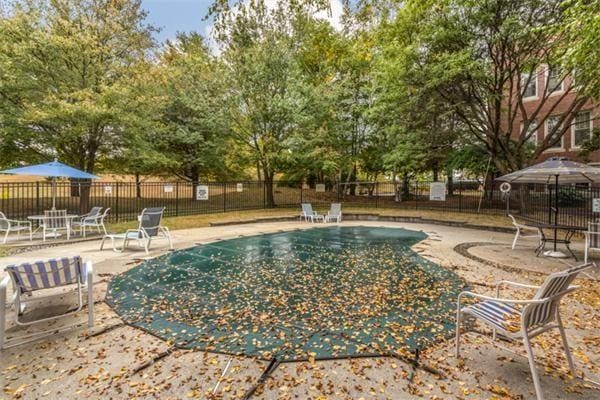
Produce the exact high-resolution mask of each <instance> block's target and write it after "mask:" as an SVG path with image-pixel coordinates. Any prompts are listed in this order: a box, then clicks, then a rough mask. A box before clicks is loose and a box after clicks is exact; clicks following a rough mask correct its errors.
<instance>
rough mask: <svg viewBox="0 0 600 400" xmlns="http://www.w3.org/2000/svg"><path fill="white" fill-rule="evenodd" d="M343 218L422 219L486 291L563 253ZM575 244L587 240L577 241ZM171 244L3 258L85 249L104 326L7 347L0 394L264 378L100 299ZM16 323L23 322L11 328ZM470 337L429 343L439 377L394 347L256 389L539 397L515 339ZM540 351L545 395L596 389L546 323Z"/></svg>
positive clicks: (592, 330) (444, 260) (177, 238)
mask: <svg viewBox="0 0 600 400" xmlns="http://www.w3.org/2000/svg"><path fill="white" fill-rule="evenodd" d="M344 225H369V226H389V227H405V228H407V229H414V230H423V231H425V232H426V233H427V234H428V235H429V238H428V239H426V240H425V241H423V242H421V243H418V244H417V245H415V246H414V247H413V248H414V250H415V251H417V252H419V253H420V254H421V255H422V256H424V257H426V258H428V259H431V260H432V261H435V262H437V263H439V264H441V265H443V266H445V267H447V268H450V269H452V270H454V271H455V272H456V273H458V274H459V275H461V276H463V277H464V278H465V279H466V280H467V281H469V282H470V283H471V284H472V286H473V287H474V288H475V290H476V291H479V292H482V293H491V290H492V289H491V288H490V287H488V286H485V285H487V284H489V283H493V282H494V281H496V280H499V279H511V280H518V281H529V282H540V281H541V280H542V279H543V276H544V275H545V274H547V273H549V272H552V271H558V270H560V269H563V268H564V267H565V261H564V260H549V259H545V258H536V257H535V256H534V254H533V250H532V249H533V247H534V244H533V243H531V242H530V244H528V243H527V242H526V241H523V242H522V244H521V245H520V246H519V248H518V249H517V250H515V251H511V250H510V242H511V240H512V235H510V234H505V233H498V232H490V231H478V230H473V229H461V228H455V227H448V226H437V225H426V224H409V223H387V222H386V223H383V222H345V223H344ZM311 227H312V225H311V224H304V223H297V222H285V223H263V224H247V225H231V226H222V227H211V228H198V229H190V230H182V231H175V232H173V239H174V244H175V247H176V248H186V247H189V246H193V245H195V244H197V243H206V242H210V241H214V240H217V239H227V238H233V237H237V236H240V235H256V234H260V233H266V232H275V231H278V230H289V229H297V228H301V229H309V228H311ZM574 247H575V249H576V250H579V251H581V248H580V247H579V248H578V247H577V246H574ZM455 249H456V250H455ZM164 251H166V243H165V242H156V243H155V244H154V246H153V249H152V251H151V254H150V255H149V256H147V255H146V254H145V253H144V251H143V250H142V249H139V250H137V249H136V250H131V251H127V252H124V253H115V252H112V251H110V250H104V251H102V252H100V251H99V241H91V242H82V243H75V244H70V245H67V246H59V247H51V248H46V249H38V250H34V251H31V252H27V253H23V254H17V255H13V256H10V257H4V258H3V259H1V260H0V262H1V263H2V265H6V264H8V263H14V262H22V261H31V260H35V259H45V258H50V257H56V256H62V255H68V254H81V255H82V257H83V258H84V259H85V260H92V261H93V262H94V265H95V271H96V281H97V285H96V290H95V297H96V299H97V301H98V303H97V305H96V312H97V318H96V326H95V327H94V328H93V329H91V330H90V331H87V330H85V329H83V328H82V329H76V330H71V331H68V332H66V333H62V334H60V335H55V336H54V337H52V338H49V339H46V340H40V341H38V342H35V343H34V344H31V345H26V346H20V347H16V348H13V349H9V350H7V351H5V352H4V353H3V354H2V357H1V358H0V382H1V383H2V384H1V385H0V386H2V387H3V393H0V398H1V396H2V395H4V396H5V397H6V398H12V397H18V398H27V399H38V398H48V399H71V398H86V397H89V398H160V399H169V398H173V399H180V398H243V396H244V394H245V393H247V392H248V391H249V390H250V389H251V388H252V387H253V386H255V384H256V383H257V382H258V379H259V377H260V376H261V374H262V372H263V371H264V369H265V368H266V367H267V365H266V363H264V362H261V361H256V360H253V359H248V358H243V357H230V356H225V355H217V354H209V353H204V352H195V351H182V350H176V349H173V348H171V347H170V346H169V344H168V343H166V342H164V341H162V340H159V339H157V338H155V337H153V336H151V335H149V334H147V333H144V332H142V331H140V330H137V329H135V328H132V327H129V326H127V325H123V324H122V322H121V320H120V319H119V317H118V316H117V315H116V314H115V313H114V312H113V311H112V310H111V309H110V308H109V307H108V306H107V305H106V304H105V303H103V302H102V299H103V297H104V292H105V290H106V281H107V280H108V279H110V277H111V276H112V275H114V274H118V273H120V272H122V271H124V270H126V269H128V268H131V267H132V266H134V265H136V264H137V263H139V262H140V260H143V259H146V258H149V257H155V256H156V255H159V254H162V253H163V252H164ZM481 260H485V262H482V261H481ZM567 261H568V262H571V263H572V262H573V260H567ZM594 277H597V276H594ZM582 282H583V283H584V285H583V287H582V289H581V290H580V291H578V292H577V293H576V295H574V296H572V297H570V298H569V299H568V300H567V301H566V304H565V309H564V310H563V315H564V316H565V318H564V319H565V320H566V321H567V323H566V325H567V334H568V336H569V340H570V343H571V347H572V348H573V350H574V354H575V358H576V364H577V367H578V370H579V371H580V372H581V373H583V374H584V375H585V377H586V379H588V380H595V381H600V372H599V370H598V366H599V365H600V356H599V350H598V349H599V347H600V342H599V339H598V338H599V337H600V335H599V332H600V331H599V325H600V322H599V320H600V318H598V317H599V315H598V309H599V305H600V286H599V284H598V282H597V281H594V280H591V279H587V280H584V281H582ZM507 295H509V296H510V295H514V293H510V292H508V293H507ZM72 300H73V299H72V298H71V297H69V296H67V297H66V298H58V299H57V300H56V301H55V302H51V303H45V304H43V305H42V306H40V307H39V308H37V309H36V310H35V312H36V313H46V312H47V311H48V309H52V310H53V311H55V310H56V308H57V307H65V308H67V307H69V303H70V302H72ZM84 318H85V315H84V313H80V315H77V316H75V317H73V318H72V319H68V318H65V319H63V320H61V321H60V322H58V323H56V324H55V325H54V326H57V327H59V326H60V325H61V324H68V323H71V322H73V321H83V320H84ZM44 329H47V327H45V328H44ZM11 331H12V334H20V332H18V331H15V330H14V329H12V330H11ZM464 340H465V346H464V350H463V355H464V358H463V359H460V360H457V359H455V358H454V357H453V355H452V354H453V353H452V343H451V342H447V343H443V344H440V345H438V346H437V347H436V348H431V349H428V350H427V351H426V352H425V353H424V354H423V356H422V357H423V362H424V363H425V364H426V365H428V366H431V367H432V368H434V369H436V370H439V371H441V372H442V374H443V376H444V378H443V379H440V378H439V376H437V375H434V374H431V373H429V372H426V371H424V370H423V369H417V370H413V368H412V367H411V366H410V365H408V364H406V363H404V362H403V361H401V360H398V359H394V358H367V359H355V360H336V361H323V362H315V363H310V362H304V363H292V364H283V365H280V366H279V367H278V368H277V369H276V370H275V371H274V373H273V374H272V375H271V377H270V378H268V379H267V380H266V381H265V384H264V385H263V386H260V387H258V389H257V390H256V392H255V393H254V396H253V397H252V398H255V399H279V398H283V399H295V398H312V399H325V398H327V399H338V398H339V399H360V398H364V399H412V398H415V399H416V398H432V399H435V398H437V399H447V398H468V399H481V398H492V397H496V398H503V397H504V398H525V399H533V398H535V395H534V392H533V385H532V383H531V379H530V374H529V367H528V364H527V360H526V359H525V358H524V357H523V354H524V351H523V350H522V348H521V347H520V346H519V345H514V344H509V343H501V344H502V346H505V347H509V348H510V350H511V351H512V352H507V351H504V350H502V349H498V348H497V347H496V346H493V345H492V344H490V343H489V340H488V339H487V337H486V336H481V335H478V334H475V333H469V334H467V335H465V336H464ZM535 352H536V355H537V356H538V361H539V363H540V366H539V370H540V371H541V372H542V386H543V387H544V390H545V395H546V398H547V399H590V398H595V397H599V396H600V391H598V390H597V389H595V388H594V386H593V385H591V384H590V383H589V382H588V381H585V380H582V379H570V378H568V377H567V375H566V371H567V368H566V361H565V359H564V356H563V355H562V353H561V347H560V339H559V336H558V334H557V333H556V334H555V333H548V334H544V335H543V336H541V337H540V338H539V339H538V340H536V341H535Z"/></svg>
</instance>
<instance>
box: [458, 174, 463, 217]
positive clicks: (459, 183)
mask: <svg viewBox="0 0 600 400" xmlns="http://www.w3.org/2000/svg"><path fill="white" fill-rule="evenodd" d="M461 211H462V180H461V181H458V212H461Z"/></svg>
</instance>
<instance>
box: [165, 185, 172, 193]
mask: <svg viewBox="0 0 600 400" xmlns="http://www.w3.org/2000/svg"><path fill="white" fill-rule="evenodd" d="M164 189H165V193H173V185H165V186H164Z"/></svg>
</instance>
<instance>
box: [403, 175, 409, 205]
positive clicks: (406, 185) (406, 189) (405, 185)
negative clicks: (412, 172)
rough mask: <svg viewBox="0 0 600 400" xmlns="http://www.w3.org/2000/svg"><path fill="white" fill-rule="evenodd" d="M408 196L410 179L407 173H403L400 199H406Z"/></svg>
mask: <svg viewBox="0 0 600 400" xmlns="http://www.w3.org/2000/svg"><path fill="white" fill-rule="evenodd" d="M409 197H410V179H409V177H408V174H407V173H405V174H404V175H403V176H402V198H401V200H403V201H406V200H408V199H409Z"/></svg>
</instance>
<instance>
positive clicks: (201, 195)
mask: <svg viewBox="0 0 600 400" xmlns="http://www.w3.org/2000/svg"><path fill="white" fill-rule="evenodd" d="M196 200H208V186H206V185H198V186H196Z"/></svg>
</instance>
